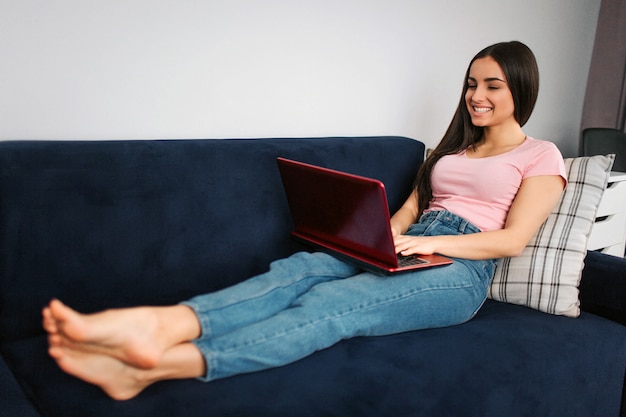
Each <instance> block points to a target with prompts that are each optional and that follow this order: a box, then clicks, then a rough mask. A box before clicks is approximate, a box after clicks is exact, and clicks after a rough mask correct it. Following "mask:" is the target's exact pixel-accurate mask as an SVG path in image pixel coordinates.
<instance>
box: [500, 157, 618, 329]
mask: <svg viewBox="0 0 626 417" xmlns="http://www.w3.org/2000/svg"><path fill="white" fill-rule="evenodd" d="M613 159H614V155H610V156H601V155H600V156H592V157H580V158H567V159H565V168H566V171H567V177H568V184H567V186H566V187H565V191H564V192H563V195H562V197H561V200H560V201H559V203H558V204H557V206H556V207H555V208H554V210H553V211H552V214H550V216H549V217H548V219H547V220H546V222H545V223H544V224H543V226H542V227H541V228H540V229H539V230H538V231H537V233H536V234H535V236H534V237H533V238H532V239H531V241H530V242H529V244H528V246H527V247H526V248H525V249H524V251H523V252H522V254H521V255H520V256H519V257H516V258H503V259H501V260H500V261H499V262H498V264H497V266H496V272H495V275H494V279H493V283H492V285H491V287H490V291H489V297H490V298H493V299H494V300H498V301H504V302H508V303H513V304H520V305H525V306H528V307H532V308H535V309H537V310H540V311H544V312H546V313H551V314H562V315H566V316H570V317H577V316H578V315H579V314H580V308H579V305H580V303H579V300H578V284H579V282H580V276H581V274H582V269H583V265H584V264H583V262H584V258H585V255H586V253H587V240H588V239H589V234H590V233H591V229H592V227H593V223H594V221H595V218H596V212H597V210H598V205H599V203H600V199H601V197H602V193H603V192H604V189H605V188H606V185H607V182H608V178H609V174H610V171H611V166H612V165H613Z"/></svg>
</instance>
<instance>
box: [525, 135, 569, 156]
mask: <svg viewBox="0 0 626 417" xmlns="http://www.w3.org/2000/svg"><path fill="white" fill-rule="evenodd" d="M517 150H518V151H519V153H520V154H524V155H525V157H532V156H538V155H542V154H551V155H553V156H554V157H558V158H560V159H562V158H563V156H562V155H561V151H560V150H559V148H558V147H557V146H556V145H555V144H554V143H553V142H550V141H548V140H541V139H535V138H533V137H530V136H527V137H526V140H525V141H524V143H523V144H522V145H521V146H519V147H518V148H517Z"/></svg>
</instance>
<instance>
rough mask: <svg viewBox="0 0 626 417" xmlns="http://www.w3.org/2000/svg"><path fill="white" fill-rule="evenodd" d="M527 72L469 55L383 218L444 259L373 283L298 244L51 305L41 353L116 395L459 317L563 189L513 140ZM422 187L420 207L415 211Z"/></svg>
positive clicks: (503, 46) (518, 133)
mask: <svg viewBox="0 0 626 417" xmlns="http://www.w3.org/2000/svg"><path fill="white" fill-rule="evenodd" d="M520 49H521V50H522V53H520ZM523 51H526V53H525V54H524V53H523ZM529 63H530V64H529ZM536 69H537V67H536V64H535V58H534V55H533V54H532V52H530V50H529V49H528V48H527V47H526V46H524V45H523V44H521V43H519V42H505V43H500V44H496V45H493V46H491V47H489V48H486V49H485V50H483V51H482V52H481V53H479V54H478V55H477V56H476V57H475V59H473V60H472V61H471V62H470V66H469V67H468V70H467V73H466V78H465V79H466V80H470V81H469V82H468V83H466V84H465V86H464V88H463V94H462V96H461V101H460V103H459V106H458V108H457V111H456V113H455V116H454V118H453V120H452V122H451V124H450V128H449V129H448V132H447V133H446V134H445V135H444V138H443V140H442V144H441V145H440V146H438V147H437V149H436V150H435V152H434V154H433V155H431V156H430V157H429V158H428V159H427V162H426V163H425V164H430V165H429V167H430V169H429V170H427V171H424V170H422V169H421V168H420V171H419V173H418V177H419V178H420V181H418V184H426V185H425V188H424V190H422V188H421V187H416V188H415V189H414V190H413V192H412V193H411V194H410V196H409V197H408V198H407V200H406V201H405V203H404V205H403V206H402V207H401V209H400V210H399V211H398V212H396V213H395V214H394V215H393V216H392V217H391V219H390V227H391V229H392V231H393V236H394V244H395V249H396V252H397V253H402V254H404V255H411V254H418V253H419V254H433V253H440V254H442V255H448V256H451V257H454V258H455V261H454V262H453V263H452V264H450V265H448V266H446V267H445V268H430V269H427V270H421V271H419V272H416V271H414V272H403V273H401V274H398V275H396V276H395V277H394V279H386V278H385V277H380V276H378V275H375V274H372V273H369V272H366V271H363V270H361V269H359V268H358V266H356V265H353V264H351V263H347V262H344V261H342V260H340V259H336V258H333V257H332V256H330V255H327V254H325V253H308V252H301V253H297V254H294V255H292V256H290V257H288V258H285V259H281V260H277V261H275V262H273V263H272V264H271V265H270V267H269V271H267V272H266V273H263V274H261V275H257V276H254V277H251V278H250V279H248V280H246V281H242V282H239V283H238V284H236V285H233V286H231V287H228V288H224V289H222V290H220V291H217V292H213V293H206V294H200V295H197V296H195V297H193V298H191V299H188V300H186V301H182V302H181V303H180V304H176V305H170V306H167V307H152V306H144V307H141V306H140V307H135V308H128V309H122V310H107V311H104V312H101V313H95V314H90V315H84V314H80V313H78V312H76V311H74V310H72V309H71V308H69V307H67V306H65V305H64V304H62V303H61V302H60V301H58V300H54V301H52V302H51V303H50V304H49V306H48V307H46V308H45V309H44V310H43V313H42V314H43V326H44V328H45V330H46V331H47V332H48V334H49V339H48V340H49V345H50V346H49V353H50V355H51V356H52V357H53V358H54V359H55V360H56V362H57V363H58V365H59V366H60V367H61V369H63V370H64V371H66V372H67V373H69V374H71V375H74V376H76V377H78V378H80V379H82V380H84V381H86V382H89V383H92V384H95V385H97V386H99V387H100V388H102V389H103V390H104V391H105V392H106V393H107V394H108V395H110V396H111V397H112V398H115V399H119V400H124V399H129V398H132V397H134V396H136V395H138V394H139V393H140V392H141V391H143V389H144V388H146V387H147V386H149V385H151V384H153V383H155V382H157V381H161V380H166V379H181V378H183V379H187V378H198V379H201V380H204V381H212V380H216V379H220V378H226V377H229V376H233V375H238V374H242V373H248V372H254V371H259V370H262V369H267V368H272V367H277V366H282V365H285V364H288V363H291V362H294V361H296V360H299V359H302V358H304V357H306V356H308V355H310V354H312V353H314V352H315V351H317V350H321V349H324V348H327V347H330V346H332V345H334V344H335V343H337V342H339V341H341V340H344V339H348V338H352V337H357V336H381V335H389V334H394V333H401V332H406V331H413V330H419V329H428V328H434V327H443V326H451V325H454V324H459V323H462V322H465V321H467V320H470V319H471V318H472V317H473V316H474V315H475V314H476V313H477V311H478V309H480V307H481V306H482V304H483V302H484V301H485V299H486V296H487V290H488V288H489V285H490V282H491V280H492V278H493V273H494V268H495V258H499V257H504V256H515V255H517V254H519V253H520V252H521V250H522V249H523V248H524V247H525V246H526V244H527V243H528V241H529V240H530V239H531V237H532V236H533V235H534V233H535V231H536V230H537V229H538V228H539V227H540V225H541V224H542V223H543V222H544V221H545V219H546V218H547V217H548V215H549V214H550V212H551V210H552V208H553V207H554V206H555V205H556V203H557V201H558V199H559V197H560V196H561V193H562V190H563V185H564V178H565V167H564V163H563V158H562V156H561V154H560V153H559V151H558V149H557V148H556V146H555V145H554V144H552V143H551V142H546V141H539V140H535V139H532V138H527V139H526V140H524V137H525V135H524V134H523V132H522V129H521V125H522V124H523V123H525V122H526V120H527V119H528V116H530V113H531V112H532V108H533V106H534V99H531V100H520V98H519V92H520V91H524V89H525V88H530V89H533V88H534V90H533V91H534V96H535V97H536V89H537V85H536V84H534V86H533V85H532V83H531V85H530V86H528V85H527V84H528V83H527V82H526V81H525V80H532V79H536V76H535V73H536ZM515 71H519V72H520V73H521V74H517V73H516V72H515ZM533 71H534V72H533ZM527 72H529V73H530V75H529V76H526V73H527ZM494 78H497V80H494ZM520 80H522V82H521V83H520ZM470 86H472V87H471V88H469V87H470ZM494 86H497V87H498V88H497V89H495V90H494V89H493V87H494ZM466 95H467V97H468V99H467V100H468V101H467V103H466V101H465V100H466ZM489 155H497V156H495V157H493V156H492V157H488V156H489ZM468 156H473V157H472V158H469V157H468ZM478 156H481V157H480V158H478ZM484 156H486V157H484ZM459 167H462V169H461V170H459ZM494 172H497V175H493V173H494ZM418 189H419V190H418ZM422 194H423V195H424V196H426V198H427V199H428V200H427V202H428V204H427V205H425V206H423V207H419V206H418V198H416V197H417V196H420V198H421V196H422ZM477 208H478V210H477ZM233 209H235V210H236V209H237V207H234V208H233Z"/></svg>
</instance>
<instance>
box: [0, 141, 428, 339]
mask: <svg viewBox="0 0 626 417" xmlns="http://www.w3.org/2000/svg"><path fill="white" fill-rule="evenodd" d="M423 154H424V145H423V144H422V143H421V142H418V141H415V140H411V139H407V138H400V137H369V138H323V139H322V138H306V139H303V138H299V139H243V140H242V139H233V140H211V139H207V140H175V141H81V142H67V141H12V142H2V143H0V335H1V337H2V341H12V340H16V339H21V338H26V337H31V336H36V335H40V334H42V330H41V318H40V317H41V316H40V310H41V308H42V307H43V306H44V305H45V304H47V303H48V302H49V300H50V299H51V298H53V297H57V298H59V299H61V300H63V301H65V302H67V303H69V304H70V305H72V306H75V307H76V308H77V309H78V310H79V311H84V312H89V311H96V310H101V309H104V308H110V307H122V306H128V305H137V304H149V305H159V304H170V303H175V302H178V301H180V300H182V299H186V298H188V297H191V296H193V295H195V294H198V293H203V292H209V291H214V290H217V289H219V288H223V287H225V286H228V285H231V284H233V283H235V282H237V281H241V280H243V279H245V278H247V277H249V276H251V275H253V274H257V273H259V272H262V271H264V270H266V268H267V266H268V264H269V262H270V261H271V260H274V259H277V258H279V257H284V256H287V255H288V254H290V253H292V252H294V251H296V250H298V249H299V246H297V245H296V244H295V243H294V242H293V240H292V239H291V238H290V235H289V231H290V229H291V227H292V225H291V217H290V214H289V209H288V207H287V205H286V199H285V197H284V194H283V189H282V185H281V182H280V177H279V174H278V169H277V167H276V161H275V159H276V157H277V156H284V157H287V158H292V159H297V160H302V161H305V162H309V163H313V164H319V165H323V166H327V167H330V168H334V169H340V170H344V171H348V172H352V173H355V174H358V175H365V176H369V177H373V178H378V179H380V180H382V181H383V182H384V183H385V184H386V187H387V192H388V198H389V200H390V209H391V210H392V211H393V210H395V209H397V208H398V207H399V206H400V204H401V203H402V202H403V201H404V199H405V198H406V197H407V195H408V193H409V192H410V187H411V183H412V181H413V178H414V175H415V173H416V172H417V168H418V167H419V165H420V163H421V162H422V159H423Z"/></svg>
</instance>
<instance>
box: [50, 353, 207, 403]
mask: <svg viewBox="0 0 626 417" xmlns="http://www.w3.org/2000/svg"><path fill="white" fill-rule="evenodd" d="M49 353H50V356H52V357H53V358H54V360H55V361H56V362H57V364H58V365H59V367H60V368H61V369H62V370H63V371H65V372H66V373H68V374H70V375H73V376H75V377H77V378H79V379H82V380H83V381H85V382H88V383H90V384H94V385H97V386H98V387H100V388H101V389H102V390H103V391H104V392H105V393H106V394H107V395H108V396H109V397H111V398H113V399H115V400H128V399H131V398H133V397H135V396H137V395H138V394H139V393H140V392H142V391H143V390H144V389H145V388H147V387H148V386H150V385H151V384H153V383H155V382H158V381H162V380H168V379H189V378H197V377H200V376H204V375H206V366H205V363H204V358H203V357H202V354H201V353H200V351H199V350H198V349H197V348H196V347H195V345H193V344H191V343H182V344H179V345H176V346H174V347H172V348H171V349H168V350H167V351H166V352H165V353H164V355H163V360H162V361H160V362H159V363H158V365H157V366H156V367H154V368H152V369H139V368H135V367H133V366H130V365H128V364H126V363H124V362H122V361H120V360H118V359H116V358H114V357H112V356H108V355H102V354H99V353H89V352H84V351H79V350H73V349H65V348H63V347H58V346H51V347H50V348H49Z"/></svg>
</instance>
